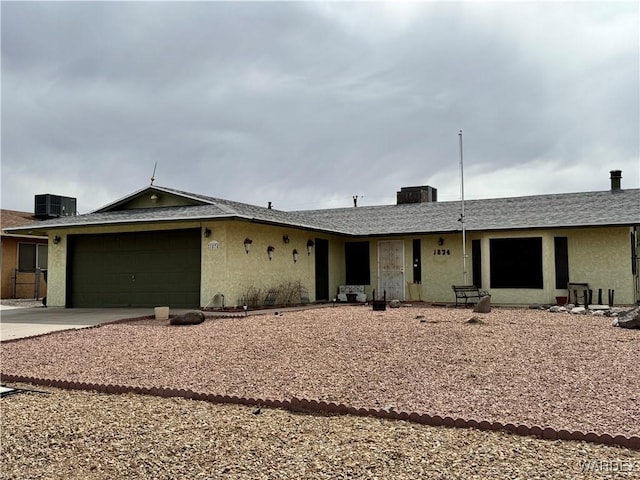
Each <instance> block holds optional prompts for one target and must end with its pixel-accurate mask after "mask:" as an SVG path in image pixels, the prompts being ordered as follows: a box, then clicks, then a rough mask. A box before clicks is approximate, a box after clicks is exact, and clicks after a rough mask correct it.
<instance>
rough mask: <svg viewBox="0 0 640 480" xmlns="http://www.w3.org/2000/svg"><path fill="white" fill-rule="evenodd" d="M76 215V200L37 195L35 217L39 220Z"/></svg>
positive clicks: (57, 196)
mask: <svg viewBox="0 0 640 480" xmlns="http://www.w3.org/2000/svg"><path fill="white" fill-rule="evenodd" d="M75 214H76V199H75V198H72V197H62V196H60V195H51V194H50V193H46V194H43V195H36V197H35V209H34V215H35V216H36V217H38V218H55V217H67V216H70V215H75Z"/></svg>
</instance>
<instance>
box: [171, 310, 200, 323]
mask: <svg viewBox="0 0 640 480" xmlns="http://www.w3.org/2000/svg"><path fill="white" fill-rule="evenodd" d="M202 322H204V313H202V312H187V313H185V314H183V315H176V316H175V317H171V318H170V319H169V325H198V324H199V323H202Z"/></svg>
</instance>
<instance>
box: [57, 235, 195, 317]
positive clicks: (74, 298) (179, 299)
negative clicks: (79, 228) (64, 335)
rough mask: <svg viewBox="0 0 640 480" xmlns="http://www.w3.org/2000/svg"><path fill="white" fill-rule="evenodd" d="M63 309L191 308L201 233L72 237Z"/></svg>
mask: <svg viewBox="0 0 640 480" xmlns="http://www.w3.org/2000/svg"><path fill="white" fill-rule="evenodd" d="M68 248H69V250H68V263H67V266H68V270H67V306H69V307H84V308H91V307H100V308H102V307H156V306H163V305H165V306H166V305H168V306H170V307H173V308H195V307H198V306H199V305H200V230H198V229H195V230H193V229H189V230H169V231H159V232H138V233H118V234H106V235H72V236H70V237H69V245H68Z"/></svg>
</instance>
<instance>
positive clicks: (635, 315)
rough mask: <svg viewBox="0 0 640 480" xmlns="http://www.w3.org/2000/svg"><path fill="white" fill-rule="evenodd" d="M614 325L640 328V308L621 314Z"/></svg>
mask: <svg viewBox="0 0 640 480" xmlns="http://www.w3.org/2000/svg"><path fill="white" fill-rule="evenodd" d="M614 325H615V326H617V327H622V328H640V307H636V308H632V309H631V310H627V311H626V312H621V313H619V314H618V318H617V319H616V320H615V322H614Z"/></svg>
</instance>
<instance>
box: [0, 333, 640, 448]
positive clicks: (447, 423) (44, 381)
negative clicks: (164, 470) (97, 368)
mask: <svg viewBox="0 0 640 480" xmlns="http://www.w3.org/2000/svg"><path fill="white" fill-rule="evenodd" d="M88 328H91V327H88ZM0 378H1V379H2V381H3V382H5V381H6V382H19V383H29V384H33V385H39V386H46V387H54V388H62V389H66V390H83V391H96V392H99V393H108V394H123V393H135V394H138V395H153V396H157V397H163V398H171V397H178V398H186V399H190V400H199V401H205V402H211V403H228V404H236V405H246V406H253V407H265V408H278V409H283V410H289V411H291V412H299V413H312V414H333V415H354V416H360V417H375V418H383V419H388V420H404V421H408V422H412V423H418V424H422V425H429V426H433V427H439V426H444V427H449V428H475V429H478V430H483V431H502V432H507V433H511V434H514V435H518V436H525V437H528V436H532V437H537V438H540V439H543V440H573V441H583V442H589V443H595V444H600V445H607V446H613V445H615V446H619V447H624V448H628V449H630V450H637V451H640V437H638V436H635V435H634V436H631V437H626V436H624V435H615V436H614V435H611V434H608V433H601V434H598V433H595V432H586V433H585V432H582V431H580V430H575V431H568V430H564V429H560V430H556V429H555V428H553V427H541V426H537V425H532V426H529V425H524V424H518V425H516V424H514V423H504V424H503V423H501V422H489V421H486V420H481V421H478V420H475V419H464V418H453V417H450V416H445V417H442V416H440V415H430V414H427V413H417V412H404V411H395V410H391V409H384V408H383V409H376V408H362V407H360V408H359V407H355V406H348V405H345V404H344V403H334V402H325V401H317V400H309V399H306V398H298V397H292V398H291V399H290V400H273V399H268V398H251V397H239V396H236V395H219V394H212V393H202V392H194V391H193V390H190V389H182V388H180V389H178V388H165V387H135V386H128V385H114V384H100V383H85V382H73V381H66V380H57V379H50V378H37V377H28V376H22V375H7V374H4V373H0Z"/></svg>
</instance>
